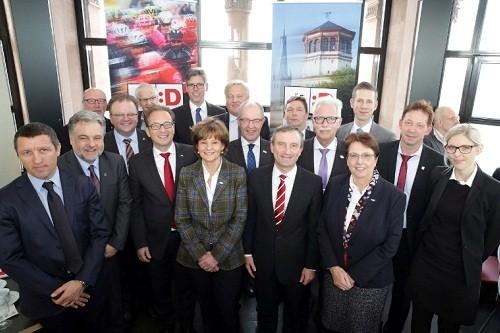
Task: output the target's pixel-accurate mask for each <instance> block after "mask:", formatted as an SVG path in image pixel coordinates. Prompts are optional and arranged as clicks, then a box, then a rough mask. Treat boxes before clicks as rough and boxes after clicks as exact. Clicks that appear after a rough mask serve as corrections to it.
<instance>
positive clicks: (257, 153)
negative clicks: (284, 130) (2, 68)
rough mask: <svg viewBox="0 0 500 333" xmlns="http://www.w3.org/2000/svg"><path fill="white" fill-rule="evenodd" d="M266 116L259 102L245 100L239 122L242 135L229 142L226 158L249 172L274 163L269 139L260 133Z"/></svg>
mask: <svg viewBox="0 0 500 333" xmlns="http://www.w3.org/2000/svg"><path fill="white" fill-rule="evenodd" d="M265 118H266V117H265V116H264V109H263V108H262V105H260V104H259V103H257V102H252V101H245V102H243V104H242V105H241V107H240V111H239V117H238V124H239V132H240V133H241V137H240V138H239V139H236V140H234V141H231V142H230V143H229V149H228V152H227V153H226V158H227V159H228V160H229V161H231V162H233V163H236V164H238V165H239V166H242V167H244V168H245V170H246V171H247V173H249V172H250V171H252V170H253V169H255V168H258V167H261V166H264V165H268V164H273V163H274V159H273V156H272V153H271V149H270V146H269V141H267V140H264V139H263V138H262V137H260V135H259V134H260V133H261V129H262V126H263V124H264V119H265ZM250 147H251V148H252V149H250ZM250 151H251V152H250ZM249 153H250V158H249V157H248V154H249ZM252 155H253V156H252Z"/></svg>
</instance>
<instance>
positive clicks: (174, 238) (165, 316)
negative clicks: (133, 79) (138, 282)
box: [129, 107, 197, 332]
mask: <svg viewBox="0 0 500 333" xmlns="http://www.w3.org/2000/svg"><path fill="white" fill-rule="evenodd" d="M174 119H175V116H174V114H173V112H172V111H170V110H169V109H167V110H165V109H164V108H158V107H157V108H153V109H152V110H151V111H150V112H149V114H148V116H147V117H146V124H147V129H146V131H147V134H148V136H149V137H150V138H151V140H152V141H153V148H152V149H148V150H146V151H143V152H141V153H140V154H138V155H135V156H134V157H133V158H131V160H130V168H129V172H130V190H131V192H132V198H133V203H132V214H131V231H132V238H133V240H134V245H135V248H136V252H137V257H138V258H139V260H140V261H142V262H144V263H146V264H147V270H148V272H149V277H150V280H149V282H150V284H151V288H152V307H151V312H152V316H153V318H155V319H158V320H159V321H161V323H160V324H161V325H162V326H164V328H167V329H172V328H173V325H174V308H173V306H174V304H175V306H176V310H177V320H178V321H179V324H180V326H181V330H182V331H188V329H189V328H190V326H191V325H192V317H193V309H194V300H193V299H192V295H191V293H190V291H189V288H188V286H186V280H187V279H186V277H185V276H179V274H180V271H181V270H178V269H175V272H174V267H175V258H176V256H177V250H178V248H179V244H180V237H179V234H178V232H177V230H176V227H175V221H174V203H175V197H174V195H175V183H174V182H175V179H176V178H177V176H178V175H179V172H180V169H181V168H182V167H183V166H186V165H189V164H191V163H193V162H195V161H196V159H197V158H196V155H195V154H194V151H193V148H192V147H191V146H188V145H185V144H181V143H173V137H174V132H175V122H174ZM170 191H171V192H170ZM174 279H175V281H173V280H174ZM173 282H174V284H175V288H172V283H173ZM172 289H173V290H174V294H172ZM172 298H174V300H175V302H173V301H172ZM172 332H173V330H172Z"/></svg>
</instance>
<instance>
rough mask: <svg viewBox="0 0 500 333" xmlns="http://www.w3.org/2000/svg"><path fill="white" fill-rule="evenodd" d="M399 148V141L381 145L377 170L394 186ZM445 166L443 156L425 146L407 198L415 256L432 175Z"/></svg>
mask: <svg viewBox="0 0 500 333" xmlns="http://www.w3.org/2000/svg"><path fill="white" fill-rule="evenodd" d="M398 148H399V140H398V141H393V142H387V143H385V144H381V145H380V156H379V158H378V164H377V169H378V171H379V172H380V175H381V176H382V177H384V178H385V179H386V180H387V181H388V182H390V183H392V184H394V183H395V181H396V180H395V179H394V178H395V173H396V163H397V162H396V159H397V156H398ZM443 164H444V160H443V156H442V155H441V154H439V153H438V152H436V151H435V150H432V149H430V148H429V147H427V146H425V145H424V146H423V148H422V155H421V156H420V162H419V163H418V166H417V173H416V175H415V180H414V181H413V187H412V189H411V193H410V197H409V198H407V199H408V208H407V209H406V230H407V233H408V245H409V248H410V251H411V254H413V253H414V251H415V249H416V241H415V237H416V233H417V230H418V224H419V223H420V220H421V219H422V216H423V215H424V212H425V209H426V208H427V204H428V203H429V198H430V196H431V193H432V187H431V183H430V181H429V176H430V173H431V171H432V169H434V167H436V166H438V165H443Z"/></svg>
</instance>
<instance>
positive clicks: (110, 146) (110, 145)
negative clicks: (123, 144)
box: [104, 129, 153, 155]
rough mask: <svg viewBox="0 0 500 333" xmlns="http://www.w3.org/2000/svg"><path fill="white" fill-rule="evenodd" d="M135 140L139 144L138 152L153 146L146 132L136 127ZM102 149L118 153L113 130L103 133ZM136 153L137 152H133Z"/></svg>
mask: <svg viewBox="0 0 500 333" xmlns="http://www.w3.org/2000/svg"><path fill="white" fill-rule="evenodd" d="M137 141H139V142H138V145H139V153H140V152H142V151H145V150H148V149H151V148H153V143H152V142H151V139H150V138H149V137H148V136H147V134H146V132H144V131H143V130H140V129H137ZM104 150H106V151H109V152H112V153H115V154H120V152H119V150H118V145H117V143H116V139H115V133H114V132H113V131H109V132H107V133H106V135H104ZM135 153H136V155H137V152H135Z"/></svg>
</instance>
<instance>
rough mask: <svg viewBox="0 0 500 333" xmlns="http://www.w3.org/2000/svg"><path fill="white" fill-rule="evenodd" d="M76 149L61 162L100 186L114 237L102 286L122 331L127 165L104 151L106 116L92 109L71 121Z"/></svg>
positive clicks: (117, 327) (107, 251)
mask: <svg viewBox="0 0 500 333" xmlns="http://www.w3.org/2000/svg"><path fill="white" fill-rule="evenodd" d="M68 129H69V135H70V141H71V146H72V147H73V150H72V151H69V152H67V153H65V154H64V155H62V156H60V157H59V159H58V166H59V167H60V168H61V169H65V170H67V171H69V172H71V173H72V174H73V175H75V176H81V175H83V176H88V177H90V179H91V181H92V183H93V185H94V186H95V187H96V190H97V192H98V195H99V198H100V199H101V203H102V205H103V207H104V213H105V217H106V222H107V224H108V227H109V230H110V231H111V235H110V238H109V239H108V243H107V244H106V247H105V249H104V254H103V255H104V257H105V258H106V259H105V260H104V263H103V267H102V269H101V273H100V276H101V277H102V278H100V279H99V280H100V281H101V280H102V281H105V282H108V283H101V284H100V285H99V287H100V288H99V289H97V288H94V291H96V292H99V293H101V295H102V296H103V300H104V301H107V302H106V305H105V306H106V309H109V314H110V315H111V317H110V320H109V322H110V324H111V325H110V328H109V331H113V332H115V331H116V332H121V331H122V330H123V329H124V328H123V311H122V297H121V284H120V266H119V258H118V257H119V252H118V251H122V250H123V249H124V247H125V241H126V240H127V234H128V227H129V215H130V204H131V203H132V197H131V196H130V191H129V187H128V179H127V178H128V177H127V169H126V167H125V163H124V162H123V159H122V158H121V157H120V155H118V154H114V153H110V152H105V151H104V133H105V132H104V131H105V123H104V118H103V117H102V116H100V115H98V114H96V113H94V112H91V111H79V112H77V113H75V114H74V115H73V116H72V117H71V119H70V120H69V123H68ZM96 287H97V286H96Z"/></svg>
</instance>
